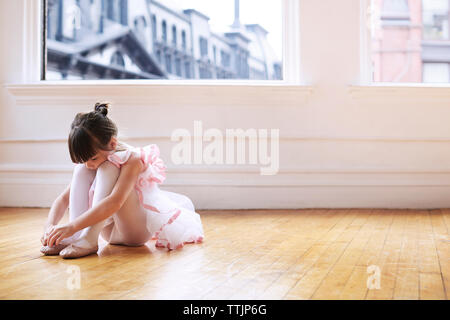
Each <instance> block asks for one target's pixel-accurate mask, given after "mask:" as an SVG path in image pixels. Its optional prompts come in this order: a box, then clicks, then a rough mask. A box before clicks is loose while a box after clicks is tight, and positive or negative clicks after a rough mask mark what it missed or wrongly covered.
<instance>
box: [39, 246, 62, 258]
mask: <svg viewBox="0 0 450 320" xmlns="http://www.w3.org/2000/svg"><path fill="white" fill-rule="evenodd" d="M68 245H69V244H58V245H56V246H53V247H49V246H42V247H41V250H40V251H41V253H43V254H44V255H46V256H57V255H59V253H60V252H61V250H63V249H64V248H66V247H67V246H68Z"/></svg>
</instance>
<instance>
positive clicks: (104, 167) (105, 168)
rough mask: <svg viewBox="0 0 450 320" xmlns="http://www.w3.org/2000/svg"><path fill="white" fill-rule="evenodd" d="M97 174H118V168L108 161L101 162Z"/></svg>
mask: <svg viewBox="0 0 450 320" xmlns="http://www.w3.org/2000/svg"><path fill="white" fill-rule="evenodd" d="M97 171H98V173H99V174H107V175H110V176H119V173H120V169H119V168H117V167H116V166H115V165H114V164H112V163H111V162H109V161H105V162H103V163H102V164H101V165H100V166H99V167H98V169H97Z"/></svg>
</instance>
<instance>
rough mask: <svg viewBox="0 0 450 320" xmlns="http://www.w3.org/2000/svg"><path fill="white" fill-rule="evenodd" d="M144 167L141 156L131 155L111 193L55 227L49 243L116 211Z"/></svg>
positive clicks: (56, 241) (54, 242)
mask: <svg viewBox="0 0 450 320" xmlns="http://www.w3.org/2000/svg"><path fill="white" fill-rule="evenodd" d="M142 168H143V164H142V162H141V160H140V158H139V157H137V156H131V157H130V159H129V160H128V161H127V163H126V164H125V165H123V166H122V168H121V171H120V175H119V178H118V180H117V182H116V184H115V186H114V188H113V190H112V192H111V194H110V195H109V196H107V197H106V198H104V199H102V200H101V201H100V202H99V203H97V204H96V205H95V206H93V207H92V208H91V209H89V210H87V211H86V212H84V213H83V214H82V215H81V216H79V217H78V218H76V219H75V220H73V221H71V222H70V223H69V224H67V225H65V226H62V227H56V228H54V229H53V231H52V232H51V234H50V235H49V245H50V246H52V245H53V244H56V245H58V244H59V243H60V241H61V240H62V239H64V238H66V237H70V236H71V235H72V234H74V233H75V232H77V231H79V230H82V229H84V228H86V227H89V226H92V225H94V224H96V223H98V222H100V221H103V220H105V219H106V218H108V217H110V216H111V215H113V214H114V213H116V212H117V211H118V210H119V209H120V208H121V207H122V205H123V204H124V203H125V201H126V200H127V198H128V196H129V194H130V192H131V191H132V190H133V188H134V185H135V184H136V180H137V177H138V176H139V173H140V172H141V171H142Z"/></svg>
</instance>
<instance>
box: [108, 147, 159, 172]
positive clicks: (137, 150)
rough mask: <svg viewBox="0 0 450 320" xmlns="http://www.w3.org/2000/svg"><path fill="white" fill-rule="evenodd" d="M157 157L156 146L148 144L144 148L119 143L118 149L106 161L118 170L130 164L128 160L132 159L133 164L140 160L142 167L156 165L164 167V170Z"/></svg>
mask: <svg viewBox="0 0 450 320" xmlns="http://www.w3.org/2000/svg"><path fill="white" fill-rule="evenodd" d="M159 156H160V151H159V147H158V146H157V145H156V144H150V145H147V146H145V147H133V146H130V145H127V144H125V143H121V145H120V148H118V150H117V151H116V152H114V153H113V154H111V155H109V156H108V160H109V161H111V162H112V163H113V164H114V165H116V166H117V167H118V168H120V167H121V166H122V165H124V164H126V163H128V162H130V159H132V160H133V161H131V162H133V163H136V162H137V161H138V160H140V161H141V162H142V164H143V165H144V167H148V166H149V165H152V166H153V165H157V166H158V167H159V168H161V169H162V168H163V167H164V169H165V165H164V164H163V162H162V160H161V159H160V157H159Z"/></svg>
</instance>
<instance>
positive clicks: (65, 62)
mask: <svg viewBox="0 0 450 320" xmlns="http://www.w3.org/2000/svg"><path fill="white" fill-rule="evenodd" d="M294 1H295V0H294ZM47 3H48V5H47V10H48V12H47V20H46V22H45V23H46V28H47V42H46V44H45V46H46V49H47V54H46V55H44V56H46V58H47V61H46V63H45V64H44V65H46V67H47V69H46V70H45V74H46V76H45V79H48V80H58V79H170V78H171V76H170V75H171V74H176V75H177V78H186V79H214V78H218V79H250V80H281V79H282V70H281V69H280V68H281V66H282V65H283V63H282V60H281V51H282V50H281V43H282V38H283V37H282V24H281V21H282V19H281V18H282V12H281V11H282V10H281V9H282V8H281V3H282V2H281V1H266V2H264V3H259V2H258V10H255V0H240V1H237V0H236V1H231V0H230V1H216V2H215V3H214V5H213V6H211V5H210V2H208V1H194V0H184V1H178V0H175V1H174V0H160V1H141V0H50V1H48V2H47ZM177 6H178V7H177ZM233 20H234V22H233V23H232V24H231V23H230V21H233ZM128 21H130V24H129V23H128ZM128 26H129V27H128ZM149 27H151V30H150V29H149ZM158 29H160V30H158ZM169 38H170V39H169ZM169 44H170V47H169V46H168V45H169ZM178 47H179V48H180V50H181V51H182V52H173V51H172V50H173V48H178ZM115 52H120V53H121V54H122V58H123V57H126V64H125V65H124V66H123V67H122V68H120V70H118V69H117V68H114V66H117V65H121V64H120V58H119V57H118V55H117V54H115ZM113 55H114V56H113Z"/></svg>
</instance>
